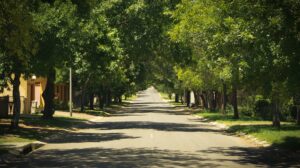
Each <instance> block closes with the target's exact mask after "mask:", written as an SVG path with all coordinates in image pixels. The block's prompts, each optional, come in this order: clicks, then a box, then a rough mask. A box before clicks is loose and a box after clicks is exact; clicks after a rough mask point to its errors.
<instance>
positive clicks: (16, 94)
mask: <svg viewBox="0 0 300 168" xmlns="http://www.w3.org/2000/svg"><path fill="white" fill-rule="evenodd" d="M20 77H21V74H20V73H15V77H14V79H13V82H12V83H13V101H14V111H13V117H12V120H11V128H12V129H14V128H18V127H19V119H20V108H21V100H20Z"/></svg>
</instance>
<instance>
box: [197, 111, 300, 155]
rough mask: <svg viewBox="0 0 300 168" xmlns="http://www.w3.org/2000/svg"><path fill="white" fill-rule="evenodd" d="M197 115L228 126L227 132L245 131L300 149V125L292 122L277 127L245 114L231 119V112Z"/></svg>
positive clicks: (271, 142)
mask: <svg viewBox="0 0 300 168" xmlns="http://www.w3.org/2000/svg"><path fill="white" fill-rule="evenodd" d="M197 115H199V116H202V117H204V118H206V119H208V120H210V121H216V122H218V123H221V124H225V125H227V126H229V129H228V132H231V133H245V134H248V135H252V136H254V137H256V138H258V139H259V140H263V141H266V142H268V143H270V144H272V146H276V147H279V148H283V149H288V150H294V151H298V150H300V126H297V125H296V124H294V123H291V122H281V128H280V129H278V128H275V127H273V126H272V122H271V121H263V120H261V119H259V118H253V117H247V116H241V118H240V119H233V115H232V114H231V113H230V114H227V115H223V114H221V113H213V112H200V113H197Z"/></svg>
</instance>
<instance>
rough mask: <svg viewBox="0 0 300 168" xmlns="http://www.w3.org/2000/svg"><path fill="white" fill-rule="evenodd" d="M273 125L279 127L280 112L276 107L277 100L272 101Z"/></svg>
mask: <svg viewBox="0 0 300 168" xmlns="http://www.w3.org/2000/svg"><path fill="white" fill-rule="evenodd" d="M272 106H273V127H277V128H280V114H279V108H278V101H275V102H274V101H273V103H272Z"/></svg>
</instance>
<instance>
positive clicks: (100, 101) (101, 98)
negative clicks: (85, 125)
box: [99, 94, 105, 109]
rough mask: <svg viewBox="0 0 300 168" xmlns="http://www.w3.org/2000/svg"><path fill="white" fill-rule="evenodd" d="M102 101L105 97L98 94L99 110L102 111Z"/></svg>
mask: <svg viewBox="0 0 300 168" xmlns="http://www.w3.org/2000/svg"><path fill="white" fill-rule="evenodd" d="M104 99H105V97H104V95H103V94H99V108H100V109H104V103H105V102H104Z"/></svg>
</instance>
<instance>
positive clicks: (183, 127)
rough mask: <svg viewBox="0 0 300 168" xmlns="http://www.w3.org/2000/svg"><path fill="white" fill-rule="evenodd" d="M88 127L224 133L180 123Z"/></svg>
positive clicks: (93, 126)
mask: <svg viewBox="0 0 300 168" xmlns="http://www.w3.org/2000/svg"><path fill="white" fill-rule="evenodd" d="M89 127H90V128H96V129H101V130H119V129H154V130H158V131H176V132H218V133H225V132H224V131H223V130H221V129H216V128H214V127H200V126H199V125H197V124H181V123H168V122H149V121H119V122H103V123H97V124H93V125H90V126H89Z"/></svg>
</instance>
